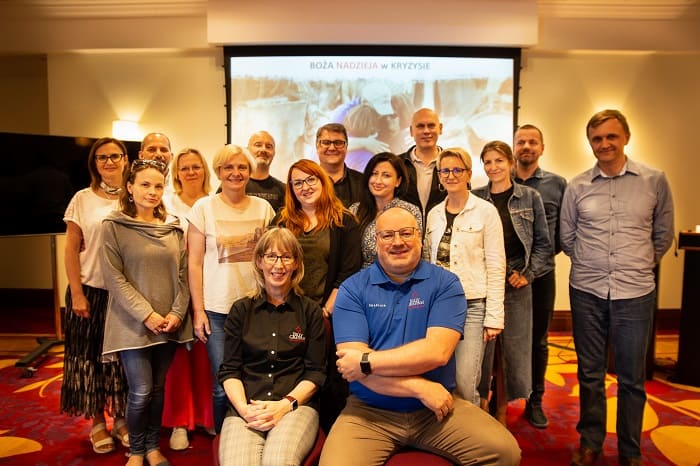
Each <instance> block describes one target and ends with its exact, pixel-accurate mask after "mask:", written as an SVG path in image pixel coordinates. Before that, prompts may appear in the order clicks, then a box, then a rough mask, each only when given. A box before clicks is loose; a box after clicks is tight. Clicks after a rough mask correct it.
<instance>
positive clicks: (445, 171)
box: [438, 167, 467, 178]
mask: <svg viewBox="0 0 700 466" xmlns="http://www.w3.org/2000/svg"><path fill="white" fill-rule="evenodd" d="M466 171H467V169H466V168H459V167H454V168H441V169H440V170H438V173H439V174H440V176H441V177H443V178H447V177H448V176H450V173H452V175H453V176H454V177H455V178H460V177H461V176H462V175H464V172H466Z"/></svg>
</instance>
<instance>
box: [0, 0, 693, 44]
mask: <svg viewBox="0 0 700 466" xmlns="http://www.w3.org/2000/svg"><path fill="white" fill-rule="evenodd" d="M309 1H311V2H312V4H313V3H314V1H313V0H304V4H305V6H306V7H305V8H304V10H303V11H302V12H301V13H298V11H299V10H300V9H299V7H298V3H296V2H287V1H284V0H0V53H47V52H48V53H51V52H66V51H74V50H97V49H99V50H117V49H119V50H124V49H181V50H187V49H202V48H208V47H211V46H212V43H211V40H210V35H209V36H208V31H207V28H208V27H211V26H210V24H211V20H212V18H211V15H212V12H213V11H217V8H218V9H221V8H229V9H231V10H232V11H240V10H241V9H242V10H245V11H256V9H259V10H260V11H262V12H265V13H266V14H268V15H269V14H270V12H273V13H272V14H275V15H276V16H277V17H276V18H269V17H265V16H264V15H254V16H253V15H251V16H250V17H248V16H245V17H239V18H236V19H237V20H238V21H239V23H241V24H243V23H245V24H246V25H247V26H249V27H251V28H255V27H258V26H259V27H260V28H264V27H266V26H268V27H269V26H270V23H272V24H273V25H274V21H275V20H276V21H277V22H278V23H277V24H278V25H282V26H287V27H288V28H293V27H294V25H293V24H292V25H290V24H285V23H284V21H286V20H287V16H285V15H288V16H293V15H297V17H298V16H300V15H306V16H305V18H306V22H308V23H309V24H311V25H313V24H314V21H316V22H317V23H319V22H322V21H324V19H326V17H325V15H326V14H327V12H328V10H326V9H325V8H323V9H322V10H323V11H319V10H318V9H316V8H307V7H308V5H307V4H308V2H309ZM320 1H321V0H319V2H320ZM324 1H325V0H324ZM358 1H360V2H362V1H364V0H355V2H354V3H353V7H354V6H356V5H355V4H356V3H357V2H358ZM372 1H373V2H376V1H377V0H372ZM322 4H323V5H326V3H322ZM390 4H395V5H400V9H401V11H400V13H401V14H397V15H395V17H394V18H392V17H391V16H390V15H388V17H385V18H384V17H379V18H377V17H372V21H373V22H374V23H375V24H374V26H375V27H389V28H393V29H394V30H396V29H397V28H398V29H399V30H401V29H402V26H403V25H406V24H407V22H406V21H405V18H406V15H407V14H412V13H413V12H414V11H415V12H416V13H415V16H412V17H411V21H409V22H408V24H409V26H410V27H413V26H415V24H420V25H423V24H425V26H427V28H426V29H425V30H426V31H439V28H440V27H441V25H443V23H448V22H450V21H451V20H452V22H454V14H453V16H450V15H449V14H447V15H446V14H443V12H445V11H446V12H455V11H458V12H464V11H469V8H470V7H472V6H473V7H475V10H477V9H481V10H487V11H488V10H489V9H490V10H491V12H492V13H494V14H492V16H495V18H496V20H495V21H494V23H495V24H496V25H497V27H499V28H501V29H502V30H508V28H510V29H511V30H514V29H517V28H519V27H520V25H519V24H518V23H513V24H514V26H512V27H511V24H509V23H508V19H507V15H503V16H504V18H506V19H504V21H503V22H502V23H501V24H498V22H499V19H500V17H501V16H500V15H501V13H503V12H510V10H511V9H513V10H514V9H521V10H522V9H523V8H525V9H527V8H530V11H531V12H532V18H533V20H532V21H534V22H533V23H531V25H532V27H533V30H534V31H535V34H534V36H530V37H533V38H534V39H533V40H530V41H526V42H522V43H520V44H514V43H507V42H506V43H493V42H492V43H490V44H488V45H506V46H525V47H532V48H534V49H539V50H544V51H562V50H563V51H570V50H601V49H604V50H643V51H673V52H677V51H682V52H688V51H692V52H697V51H700V2H699V1H697V0H665V1H653V0H636V1H627V0H614V1H610V0H577V1H573V0H518V1H512V0H433V3H432V4H431V5H430V7H431V9H429V11H428V12H425V16H424V17H421V13H423V12H424V11H425V9H426V8H425V6H426V2H425V0H381V3H380V4H377V3H370V5H374V6H381V7H383V9H384V11H387V5H390ZM435 5H438V6H439V7H438V8H436V7H435ZM516 7H517V8H516ZM379 9H380V10H381V9H382V8H379ZM369 11H374V9H371V10H369ZM407 11H408V12H409V13H406V12H407ZM348 13H349V12H348V11H346V12H344V13H343V15H341V16H340V17H338V18H339V19H338V21H339V24H338V26H339V27H338V28H337V29H339V31H337V32H336V36H338V37H341V38H342V40H341V41H340V42H348V41H352V40H354V39H355V37H358V36H356V35H353V36H352V37H348V34H346V35H342V36H341V34H343V30H342V27H344V26H349V25H350V26H354V27H356V26H358V24H357V21H354V22H353V21H352V20H346V18H347V16H348ZM208 15H209V17H208ZM350 16H352V14H350ZM318 18H320V19H318ZM392 19H393V24H392ZM208 20H209V23H208ZM460 20H461V21H462V23H464V24H466V21H468V18H459V19H457V22H459V21H460ZM343 21H345V23H344V24H343ZM423 21H425V23H423ZM304 25H306V24H304ZM457 26H459V24H457ZM469 26H470V27H472V28H476V29H479V28H481V29H483V30H487V29H489V28H491V29H493V27H494V26H493V25H491V24H487V25H484V24H483V23H478V24H469ZM452 27H454V28H455V30H457V28H456V27H455V24H452ZM463 29H464V28H463ZM487 32H488V31H487ZM491 33H492V34H493V33H494V31H493V30H492V31H491ZM271 34H272V33H271ZM496 34H498V32H496ZM272 36H274V34H272V35H271V36H270V37H272ZM422 36H423V37H420V36H418V39H417V40H420V41H422V42H421V43H427V44H444V43H448V44H454V45H484V44H482V43H476V44H475V43H471V42H469V41H470V38H469V37H468V36H465V37H462V36H456V35H455V36H449V37H447V39H446V40H447V42H445V39H444V38H439V39H438V40H435V41H431V40H430V39H431V36H430V35H429V34H422ZM425 36H427V37H428V38H427V39H425V38H424V37H425ZM359 37H360V38H361V39H360V40H362V39H363V38H364V39H365V40H364V42H363V43H372V41H373V40H374V41H376V42H384V40H383V37H381V36H374V37H373V36H372V35H370V36H365V37H363V36H359ZM283 39H286V37H274V38H272V39H270V42H271V43H275V42H278V43H279V42H284V40H283ZM305 39H306V41H321V42H323V41H324V39H325V36H323V35H321V36H314V35H313V34H311V35H309V33H308V32H307V35H306V36H305ZM253 40H257V39H253ZM414 40H416V39H414ZM460 40H462V41H463V42H460ZM288 42H292V43H295V41H294V39H292V40H288ZM301 42H303V41H301ZM243 43H245V41H243ZM397 43H407V40H406V39H404V38H399V39H398V40H397Z"/></svg>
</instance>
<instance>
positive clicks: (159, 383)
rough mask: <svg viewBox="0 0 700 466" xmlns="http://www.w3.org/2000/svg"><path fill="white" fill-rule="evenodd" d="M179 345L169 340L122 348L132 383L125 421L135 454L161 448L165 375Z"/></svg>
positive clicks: (123, 363) (125, 371)
mask: <svg viewBox="0 0 700 466" xmlns="http://www.w3.org/2000/svg"><path fill="white" fill-rule="evenodd" d="M176 349H177V343H175V342H167V343H164V344H160V345H154V346H148V347H146V348H138V349H133V350H124V351H120V352H119V358H120V360H121V363H122V366H123V367H124V373H125V374H126V380H127V382H128V383H129V395H128V398H127V402H126V425H127V427H128V428H129V443H130V445H131V454H132V455H140V456H143V455H145V454H146V453H148V452H149V451H151V450H157V449H158V443H159V437H160V423H161V418H162V417H163V400H164V396H163V388H164V387H165V376H166V374H167V373H168V368H169V367H170V363H171V362H172V360H173V356H175V350H176Z"/></svg>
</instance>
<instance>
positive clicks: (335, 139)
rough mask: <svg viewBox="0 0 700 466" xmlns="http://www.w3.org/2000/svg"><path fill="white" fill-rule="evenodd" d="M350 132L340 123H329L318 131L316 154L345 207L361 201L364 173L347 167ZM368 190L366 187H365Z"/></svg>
mask: <svg viewBox="0 0 700 466" xmlns="http://www.w3.org/2000/svg"><path fill="white" fill-rule="evenodd" d="M347 153H348V132H347V131H346V130H345V126H343V125H341V124H340V123H328V124H325V125H323V126H321V127H320V128H319V129H318V131H316V154H317V155H318V162H319V165H320V166H321V168H323V170H324V171H325V172H326V173H327V174H328V176H329V177H330V178H331V180H333V188H334V189H335V195H336V196H337V197H338V199H340V201H341V202H342V203H343V205H344V206H345V207H350V205H352V204H354V203H355V202H359V201H360V191H361V190H362V189H363V186H362V173H360V172H358V171H357V170H353V169H351V168H349V167H348V166H347V165H345V156H346V155H347ZM364 188H365V189H366V188H367V187H366V186H365V187H364Z"/></svg>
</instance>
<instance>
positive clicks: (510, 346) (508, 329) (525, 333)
mask: <svg viewBox="0 0 700 466" xmlns="http://www.w3.org/2000/svg"><path fill="white" fill-rule="evenodd" d="M503 307H504V310H505V319H504V327H503V332H502V333H501V334H500V335H498V338H497V339H496V340H491V341H489V342H488V344H487V345H486V348H485V349H484V360H483V362H482V364H481V380H480V382H479V387H478V389H479V396H481V398H487V397H488V396H489V387H490V386H491V376H492V373H493V359H494V355H495V352H496V345H497V344H498V345H500V349H501V355H502V361H501V362H502V364H503V373H504V379H505V380H504V382H505V392H506V399H507V400H508V401H513V400H517V399H519V398H525V399H528V398H529V397H530V393H531V391H532V388H531V384H532V358H531V350H532V286H531V285H527V286H524V287H522V288H513V287H512V286H510V285H506V293H505V299H504V303H503Z"/></svg>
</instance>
